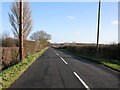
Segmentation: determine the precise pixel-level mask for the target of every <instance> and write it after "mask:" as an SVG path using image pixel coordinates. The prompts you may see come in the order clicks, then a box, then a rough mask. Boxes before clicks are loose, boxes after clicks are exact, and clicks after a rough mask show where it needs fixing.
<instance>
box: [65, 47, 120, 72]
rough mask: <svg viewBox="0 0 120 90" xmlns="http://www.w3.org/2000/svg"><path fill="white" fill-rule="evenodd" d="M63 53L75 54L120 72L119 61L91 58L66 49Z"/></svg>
mask: <svg viewBox="0 0 120 90" xmlns="http://www.w3.org/2000/svg"><path fill="white" fill-rule="evenodd" d="M63 51H65V52H69V53H72V54H75V55H77V56H80V57H81V58H84V59H87V60H91V61H94V62H97V63H99V64H102V65H104V66H107V67H109V68H111V69H114V70H116V71H119V72H120V64H117V62H118V61H117V60H110V59H100V58H96V57H91V56H85V55H79V54H77V53H74V52H71V51H68V50H66V49H63Z"/></svg>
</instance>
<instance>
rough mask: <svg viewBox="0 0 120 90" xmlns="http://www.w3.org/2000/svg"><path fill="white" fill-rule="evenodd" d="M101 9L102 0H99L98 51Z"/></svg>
mask: <svg viewBox="0 0 120 90" xmlns="http://www.w3.org/2000/svg"><path fill="white" fill-rule="evenodd" d="M100 11H101V0H99V7H98V27H97V51H99V31H100Z"/></svg>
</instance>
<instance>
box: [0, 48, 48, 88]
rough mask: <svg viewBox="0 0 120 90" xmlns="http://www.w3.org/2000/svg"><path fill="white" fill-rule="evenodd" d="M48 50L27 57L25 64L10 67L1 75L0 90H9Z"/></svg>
mask: <svg viewBox="0 0 120 90" xmlns="http://www.w3.org/2000/svg"><path fill="white" fill-rule="evenodd" d="M47 49H48V48H45V49H42V50H41V51H39V52H36V53H34V54H32V55H30V56H27V57H26V58H25V60H24V61H23V62H20V63H18V64H16V65H14V66H11V67H9V68H8V69H6V70H4V71H2V72H1V73H0V83H1V85H0V88H1V89H4V88H8V87H9V86H10V85H11V84H12V83H13V82H15V80H17V79H18V78H19V77H20V76H21V75H22V74H23V73H24V72H25V71H26V70H27V68H28V67H29V66H30V65H31V64H32V63H33V62H34V61H35V60H36V59H37V58H38V57H39V56H40V55H42V54H43V52H44V51H46V50H47Z"/></svg>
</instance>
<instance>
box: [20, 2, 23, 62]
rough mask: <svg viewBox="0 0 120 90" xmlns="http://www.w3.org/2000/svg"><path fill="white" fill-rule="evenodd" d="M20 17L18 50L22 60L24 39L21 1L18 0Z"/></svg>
mask: <svg viewBox="0 0 120 90" xmlns="http://www.w3.org/2000/svg"><path fill="white" fill-rule="evenodd" d="M19 3H20V17H19V20H20V21H19V22H20V23H19V24H20V25H19V43H20V44H19V45H20V47H19V50H20V60H21V61H23V60H24V46H23V43H24V39H23V1H22V0H20V2H19Z"/></svg>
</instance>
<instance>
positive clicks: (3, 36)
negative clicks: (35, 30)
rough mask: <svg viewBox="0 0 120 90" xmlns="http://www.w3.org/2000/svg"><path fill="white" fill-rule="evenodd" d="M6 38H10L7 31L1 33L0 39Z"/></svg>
mask: <svg viewBox="0 0 120 90" xmlns="http://www.w3.org/2000/svg"><path fill="white" fill-rule="evenodd" d="M6 38H10V33H9V32H7V31H4V32H3V33H2V39H6Z"/></svg>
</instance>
